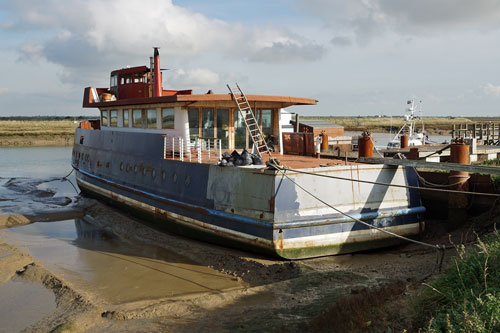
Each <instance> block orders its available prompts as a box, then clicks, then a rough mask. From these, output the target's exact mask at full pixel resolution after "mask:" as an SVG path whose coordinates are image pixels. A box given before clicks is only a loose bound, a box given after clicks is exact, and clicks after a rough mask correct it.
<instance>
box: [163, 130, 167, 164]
mask: <svg viewBox="0 0 500 333" xmlns="http://www.w3.org/2000/svg"><path fill="white" fill-rule="evenodd" d="M165 158H167V136H166V135H164V136H163V159H165Z"/></svg>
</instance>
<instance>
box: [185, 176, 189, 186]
mask: <svg viewBox="0 0 500 333" xmlns="http://www.w3.org/2000/svg"><path fill="white" fill-rule="evenodd" d="M189 183H191V178H190V177H189V176H186V179H185V180H184V184H186V186H187V185H189Z"/></svg>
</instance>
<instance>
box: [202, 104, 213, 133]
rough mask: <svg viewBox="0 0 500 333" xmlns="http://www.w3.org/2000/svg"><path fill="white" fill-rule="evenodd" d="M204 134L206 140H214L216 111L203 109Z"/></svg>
mask: <svg viewBox="0 0 500 333" xmlns="http://www.w3.org/2000/svg"><path fill="white" fill-rule="evenodd" d="M201 124H202V132H201V136H203V137H204V138H213V137H215V135H214V109H202V123H201Z"/></svg>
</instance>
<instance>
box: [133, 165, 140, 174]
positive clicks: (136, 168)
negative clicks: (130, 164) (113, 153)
mask: <svg viewBox="0 0 500 333" xmlns="http://www.w3.org/2000/svg"><path fill="white" fill-rule="evenodd" d="M137 170H139V167H138V166H137V165H136V166H135V167H134V172H135V173H137Z"/></svg>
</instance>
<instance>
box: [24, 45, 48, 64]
mask: <svg viewBox="0 0 500 333" xmlns="http://www.w3.org/2000/svg"><path fill="white" fill-rule="evenodd" d="M43 48H44V47H43V45H42V44H31V43H24V44H21V45H20V46H19V58H18V60H19V61H29V62H38V61H39V60H40V59H42V58H43Z"/></svg>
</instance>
